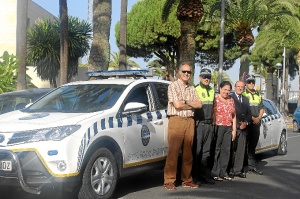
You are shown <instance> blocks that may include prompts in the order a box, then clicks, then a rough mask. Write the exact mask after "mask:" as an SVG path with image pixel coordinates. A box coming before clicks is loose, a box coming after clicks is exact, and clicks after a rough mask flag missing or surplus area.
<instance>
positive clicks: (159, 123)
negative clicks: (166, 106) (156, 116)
mask: <svg viewBox="0 0 300 199" xmlns="http://www.w3.org/2000/svg"><path fill="white" fill-rule="evenodd" d="M163 123H164V122H163V121H162V120H159V121H155V122H154V124H157V125H162V124H163Z"/></svg>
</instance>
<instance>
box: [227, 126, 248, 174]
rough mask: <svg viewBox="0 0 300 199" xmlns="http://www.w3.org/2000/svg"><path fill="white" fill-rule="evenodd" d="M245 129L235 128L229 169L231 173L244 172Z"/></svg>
mask: <svg viewBox="0 0 300 199" xmlns="http://www.w3.org/2000/svg"><path fill="white" fill-rule="evenodd" d="M247 133H248V131H247V129H245V130H241V129H237V136H236V139H235V140H234V141H233V142H232V154H231V155H232V160H231V171H232V172H233V174H235V175H236V174H239V173H242V172H244V157H245V153H246V146H247Z"/></svg>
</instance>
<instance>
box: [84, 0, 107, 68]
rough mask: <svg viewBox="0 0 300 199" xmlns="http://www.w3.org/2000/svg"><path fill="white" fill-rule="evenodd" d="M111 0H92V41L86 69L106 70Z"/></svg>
mask: <svg viewBox="0 0 300 199" xmlns="http://www.w3.org/2000/svg"><path fill="white" fill-rule="evenodd" d="M110 25H111V0H93V41H92V47H91V51H90V56H89V61H88V69H89V71H94V70H107V69H108V64H109V56H110V45H109V36H110Z"/></svg>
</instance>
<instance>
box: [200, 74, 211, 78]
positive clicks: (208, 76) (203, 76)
mask: <svg viewBox="0 0 300 199" xmlns="http://www.w3.org/2000/svg"><path fill="white" fill-rule="evenodd" d="M201 77H202V79H211V75H201Z"/></svg>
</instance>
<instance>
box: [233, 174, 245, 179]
mask: <svg viewBox="0 0 300 199" xmlns="http://www.w3.org/2000/svg"><path fill="white" fill-rule="evenodd" d="M235 176H237V177H240V178H246V173H239V174H236V175H235Z"/></svg>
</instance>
